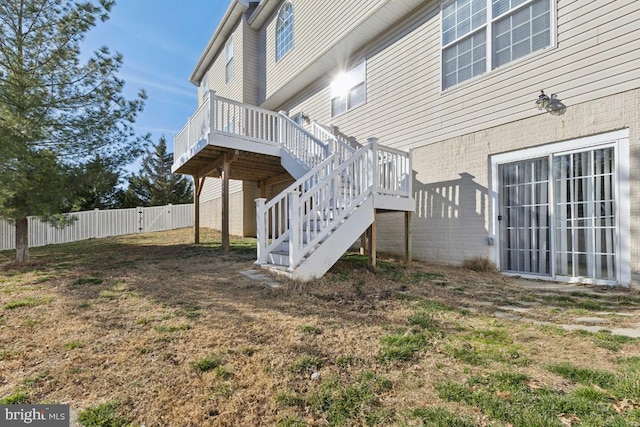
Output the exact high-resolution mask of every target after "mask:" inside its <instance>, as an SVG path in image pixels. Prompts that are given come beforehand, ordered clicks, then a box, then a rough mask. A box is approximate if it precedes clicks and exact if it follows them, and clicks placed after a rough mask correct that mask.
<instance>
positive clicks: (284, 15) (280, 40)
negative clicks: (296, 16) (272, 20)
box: [276, 1, 293, 61]
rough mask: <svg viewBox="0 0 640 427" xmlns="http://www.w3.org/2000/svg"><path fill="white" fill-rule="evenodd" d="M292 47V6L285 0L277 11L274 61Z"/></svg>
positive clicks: (278, 59)
mask: <svg viewBox="0 0 640 427" xmlns="http://www.w3.org/2000/svg"><path fill="white" fill-rule="evenodd" d="M292 48H293V6H292V5H291V2H289V1H287V2H285V4H283V5H282V7H281V8H280V12H278V22H277V23H276V61H280V59H281V58H282V57H283V56H285V55H286V54H287V52H289V51H290V50H291V49H292Z"/></svg>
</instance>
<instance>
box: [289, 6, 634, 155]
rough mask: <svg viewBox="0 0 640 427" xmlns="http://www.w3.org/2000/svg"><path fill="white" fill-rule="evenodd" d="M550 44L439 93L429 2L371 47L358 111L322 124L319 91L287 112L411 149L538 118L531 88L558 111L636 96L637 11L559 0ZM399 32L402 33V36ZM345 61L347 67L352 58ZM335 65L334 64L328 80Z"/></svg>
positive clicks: (436, 23)
mask: <svg viewBox="0 0 640 427" xmlns="http://www.w3.org/2000/svg"><path fill="white" fill-rule="evenodd" d="M558 4H559V5H560V8H559V10H558V18H557V19H558V23H559V25H558V41H557V47H555V46H552V47H550V48H547V49H545V50H542V51H538V52H536V53H534V54H532V55H530V56H528V57H525V58H522V59H520V60H516V61H514V62H512V63H509V64H506V65H504V66H503V67H500V68H498V69H495V70H492V71H490V72H488V73H485V74H483V75H481V76H479V77H477V78H474V79H472V80H469V81H466V82H464V83H461V84H458V85H456V86H454V87H452V88H450V89H448V90H446V91H444V92H443V91H441V90H440V87H441V81H440V61H441V56H440V55H441V53H440V52H441V50H440V3H439V2H431V3H430V4H429V5H427V6H426V7H425V8H424V9H423V10H422V11H420V12H419V13H416V14H415V15H414V16H413V18H412V19H411V21H407V22H405V24H404V25H405V28H403V29H398V31H397V32H396V33H395V34H393V33H391V34H389V36H388V37H387V38H386V39H384V40H382V41H381V42H380V43H379V44H377V45H372V46H370V47H369V49H368V50H367V51H366V52H365V56H366V57H367V103H366V104H365V105H362V106H359V107H357V108H355V109H353V110H352V111H349V112H347V113H345V114H343V115H341V116H339V117H336V118H333V119H331V118H330V116H329V113H330V94H329V91H328V84H329V82H328V81H327V82H324V85H325V87H324V88H323V89H320V90H316V91H315V92H313V94H311V96H310V98H309V99H305V100H304V101H300V102H294V103H292V104H290V105H287V106H286V107H287V109H289V110H291V111H292V112H296V111H298V110H300V109H303V110H304V111H305V112H306V113H308V114H309V115H310V116H311V117H312V118H313V119H316V120H318V121H321V122H323V123H332V124H335V125H337V126H339V127H340V129H341V130H342V131H343V132H345V133H348V134H350V135H353V136H355V137H357V138H358V140H360V141H364V140H365V139H366V138H367V137H370V136H375V137H378V138H379V140H380V142H381V143H384V144H387V145H390V146H394V147H398V148H404V149H408V148H415V147H420V146H424V145H427V144H432V143H435V142H438V141H442V140H444V139H448V138H451V137H453V136H458V135H465V134H467V133H471V132H477V131H480V130H482V129H486V128H490V127H494V126H498V125H501V124H504V123H508V122H511V121H517V120H522V119H526V118H529V117H532V116H535V115H537V114H541V113H540V112H539V111H538V110H536V109H535V107H534V101H535V99H536V97H537V95H538V93H539V91H540V90H541V89H544V90H545V91H546V93H548V94H551V93H557V94H558V97H559V99H560V100H561V101H562V102H563V103H564V104H565V105H567V106H568V107H570V106H571V105H576V104H578V103H582V102H585V101H588V100H590V99H594V98H599V97H603V96H606V95H609V94H612V93H620V92H624V91H626V90H630V89H633V88H636V87H638V79H640V30H638V29H637V21H638V20H639V19H640V2H638V1H635V0H617V1H615V2H606V1H593V2H584V1H578V0H576V1H572V2H567V1H560V2H559V3H558ZM407 28H409V29H408V30H407ZM358 56H360V55H359V53H357V52H356V53H354V55H353V58H352V59H354V60H355V59H357V57H358ZM338 68H339V66H338V65H336V72H337V70H338Z"/></svg>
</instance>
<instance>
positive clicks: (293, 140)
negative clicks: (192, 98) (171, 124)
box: [174, 91, 331, 167]
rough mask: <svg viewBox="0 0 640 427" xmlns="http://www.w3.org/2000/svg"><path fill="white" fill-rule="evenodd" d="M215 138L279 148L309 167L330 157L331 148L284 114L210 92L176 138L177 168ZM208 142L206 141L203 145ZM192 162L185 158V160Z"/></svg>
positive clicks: (175, 156) (175, 154) (175, 155)
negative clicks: (222, 137) (229, 138)
mask: <svg viewBox="0 0 640 427" xmlns="http://www.w3.org/2000/svg"><path fill="white" fill-rule="evenodd" d="M215 135H225V136H230V137H239V138H242V139H244V140H249V141H254V142H260V143H265V144H270V145H279V146H281V147H283V148H284V149H286V150H287V151H288V152H289V153H291V154H292V155H293V156H294V157H296V158H297V159H298V160H299V161H300V162H302V163H304V164H305V165H307V166H309V167H314V166H316V165H318V164H320V163H321V162H322V161H323V160H325V159H326V158H327V157H329V155H330V153H331V148H330V147H329V146H328V145H327V144H325V143H323V142H321V141H320V140H319V139H317V138H315V137H314V136H313V135H312V134H311V133H309V132H307V131H306V130H305V129H304V128H302V127H301V126H299V125H298V124H297V123H295V122H294V121H292V120H291V119H289V117H287V116H286V114H284V113H283V112H280V113H276V112H274V111H270V110H265V109H263V108H260V107H256V106H253V105H249V104H245V103H242V102H238V101H234V100H231V99H227V98H223V97H220V96H217V95H216V93H215V91H210V92H209V96H208V97H207V98H206V99H205V101H204V102H203V103H202V105H201V106H200V107H199V108H198V110H197V111H196V113H195V114H194V115H193V116H192V117H190V118H189V121H188V122H187V124H186V125H185V126H184V128H182V130H181V131H180V132H179V133H178V134H177V135H176V137H175V139H174V165H175V164H177V163H179V161H180V160H181V158H182V157H183V156H185V155H186V156H189V157H190V156H192V155H193V154H195V147H196V146H198V145H200V144H203V143H209V142H210V141H211V139H212V138H213V137H214V136H215ZM203 141H204V142H203ZM186 160H188V159H184V158H182V161H186Z"/></svg>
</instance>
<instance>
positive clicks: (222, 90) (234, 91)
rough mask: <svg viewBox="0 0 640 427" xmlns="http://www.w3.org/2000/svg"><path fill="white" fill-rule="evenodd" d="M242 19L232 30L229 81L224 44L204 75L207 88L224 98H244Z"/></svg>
mask: <svg viewBox="0 0 640 427" xmlns="http://www.w3.org/2000/svg"><path fill="white" fill-rule="evenodd" d="M245 25H246V24H245V23H244V21H243V20H240V21H238V25H236V27H235V29H234V30H233V33H232V37H233V67H234V68H233V78H232V79H231V81H230V82H229V83H227V82H226V73H225V71H226V68H225V67H226V59H225V55H224V46H225V45H224V44H223V45H222V48H221V49H220V51H219V52H218V55H217V56H216V58H215V59H214V61H213V63H212V64H211V66H210V67H209V69H208V70H207V73H206V77H207V78H208V79H209V89H210V90H215V91H216V94H217V95H219V96H222V97H225V98H230V99H233V100H235V101H243V100H244V89H243V79H244V74H245V73H244V66H243V65H244V63H243V59H242V58H243V56H244V27H245ZM199 94H200V104H202V101H203V97H202V85H200V89H199Z"/></svg>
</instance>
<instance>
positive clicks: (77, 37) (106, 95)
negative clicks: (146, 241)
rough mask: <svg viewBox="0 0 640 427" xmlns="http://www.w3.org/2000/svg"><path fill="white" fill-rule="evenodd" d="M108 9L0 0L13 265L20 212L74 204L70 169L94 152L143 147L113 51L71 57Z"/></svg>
mask: <svg viewBox="0 0 640 427" xmlns="http://www.w3.org/2000/svg"><path fill="white" fill-rule="evenodd" d="M113 5H114V1H112V0H99V1H96V0H91V1H74V0H2V1H0V218H5V219H9V220H12V221H14V222H15V224H16V262H18V263H22V262H26V261H28V259H29V249H28V237H27V236H28V229H27V227H28V222H27V216H30V215H38V216H41V217H43V218H47V217H52V216H53V215H55V214H57V213H59V212H64V209H68V208H69V207H70V206H74V205H77V204H78V197H79V195H78V194H76V193H75V192H74V189H76V188H77V186H75V185H73V182H72V181H71V178H72V177H74V176H77V173H78V171H82V170H84V171H85V172H86V173H90V172H91V169H90V167H89V165H90V164H91V162H94V161H96V159H97V158H100V159H101V160H100V161H102V162H106V164H109V165H112V166H119V165H124V164H127V163H129V162H131V161H132V160H133V159H135V158H136V157H137V156H139V155H140V154H141V152H142V150H143V148H144V143H143V141H140V138H136V137H135V133H134V131H133V128H132V124H133V122H134V121H135V118H136V116H137V114H138V113H139V112H140V111H141V110H142V108H143V105H144V98H145V94H144V92H141V93H140V94H139V96H138V97H137V98H136V99H134V100H127V99H125V98H124V96H123V95H122V90H123V87H124V82H123V81H122V80H120V79H118V78H117V77H116V74H117V72H118V70H119V69H120V67H121V64H122V57H121V55H119V54H111V53H110V51H109V49H108V48H107V47H102V48H100V49H99V50H97V51H95V52H94V53H93V55H92V56H91V58H90V59H89V60H87V61H86V62H85V63H82V62H81V61H80V53H81V52H80V45H81V43H82V40H83V39H84V37H85V34H86V33H87V32H88V31H89V30H90V29H91V28H93V27H94V26H95V25H96V23H97V22H98V21H105V20H106V19H108V15H109V12H110V10H111V8H112V7H113ZM142 139H145V138H142ZM86 179H87V180H88V179H90V177H86Z"/></svg>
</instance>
